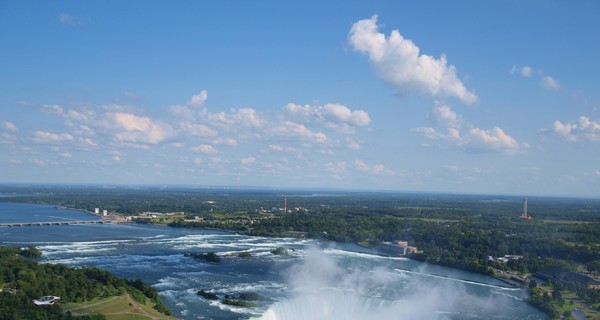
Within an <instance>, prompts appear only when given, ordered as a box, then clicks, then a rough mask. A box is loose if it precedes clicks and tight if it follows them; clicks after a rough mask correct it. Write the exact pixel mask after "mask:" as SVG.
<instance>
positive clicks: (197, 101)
mask: <svg viewBox="0 0 600 320" xmlns="http://www.w3.org/2000/svg"><path fill="white" fill-rule="evenodd" d="M207 99H208V92H206V90H202V91H200V93H198V94H195V95H193V96H192V98H191V99H190V101H188V104H189V105H190V106H201V105H203V104H204V103H205V102H206V100H207Z"/></svg>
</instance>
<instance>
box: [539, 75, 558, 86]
mask: <svg viewBox="0 0 600 320" xmlns="http://www.w3.org/2000/svg"><path fill="white" fill-rule="evenodd" d="M541 84H542V86H543V87H546V88H548V89H560V83H558V81H556V79H554V78H552V77H551V76H544V77H542V81H541Z"/></svg>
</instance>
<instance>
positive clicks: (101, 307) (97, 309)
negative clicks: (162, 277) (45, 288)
mask: <svg viewBox="0 0 600 320" xmlns="http://www.w3.org/2000/svg"><path fill="white" fill-rule="evenodd" d="M147 303H148V304H149V302H147ZM62 307H63V310H65V311H70V312H71V313H72V314H73V315H84V314H103V315H105V316H106V318H107V319H108V320H120V319H134V320H135V319H140V320H148V319H152V318H153V317H154V318H155V319H170V320H174V319H176V318H175V317H170V316H165V315H163V314H161V313H159V312H158V311H156V310H154V309H152V305H146V304H141V303H137V302H135V301H133V300H132V299H131V297H129V296H128V295H121V296H115V297H109V298H103V299H94V300H91V301H86V302H84V303H65V304H63V305H62Z"/></svg>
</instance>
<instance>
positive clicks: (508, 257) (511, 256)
mask: <svg viewBox="0 0 600 320" xmlns="http://www.w3.org/2000/svg"><path fill="white" fill-rule="evenodd" d="M519 259H523V256H520V255H514V254H506V255H504V257H496V258H494V257H492V256H488V257H487V261H488V262H498V263H507V262H509V261H513V260H519Z"/></svg>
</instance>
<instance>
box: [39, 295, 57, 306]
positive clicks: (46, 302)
mask: <svg viewBox="0 0 600 320" xmlns="http://www.w3.org/2000/svg"><path fill="white" fill-rule="evenodd" d="M58 300H60V297H55V296H43V297H41V298H39V299H34V300H33V304H35V305H36V306H51V305H53V304H54V303H56V302H58Z"/></svg>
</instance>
